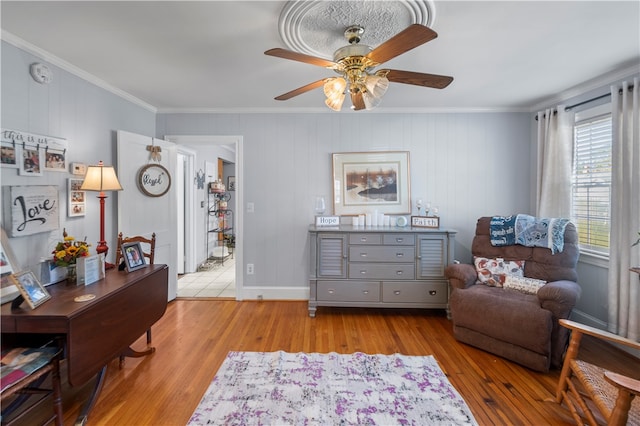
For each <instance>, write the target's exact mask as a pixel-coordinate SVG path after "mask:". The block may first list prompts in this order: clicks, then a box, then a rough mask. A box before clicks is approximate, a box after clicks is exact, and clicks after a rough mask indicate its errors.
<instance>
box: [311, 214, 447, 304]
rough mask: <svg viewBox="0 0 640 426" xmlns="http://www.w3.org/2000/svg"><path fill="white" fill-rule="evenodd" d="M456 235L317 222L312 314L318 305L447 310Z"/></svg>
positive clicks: (313, 244) (313, 232)
mask: <svg viewBox="0 0 640 426" xmlns="http://www.w3.org/2000/svg"><path fill="white" fill-rule="evenodd" d="M455 233H456V232H455V231H452V230H444V229H423V228H411V227H406V228H399V227H353V226H351V225H340V226H339V227H331V228H323V227H316V226H313V225H312V226H311V227H310V229H309V236H310V238H309V239H310V250H309V252H310V265H309V266H310V277H309V287H310V295H309V315H310V316H312V317H313V316H315V314H316V308H317V307H318V306H349V307H390V308H439V309H447V307H448V302H449V286H448V283H447V280H446V279H445V277H444V268H445V267H446V266H447V265H448V264H449V263H452V262H453V248H454V238H455Z"/></svg>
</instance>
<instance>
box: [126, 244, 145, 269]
mask: <svg viewBox="0 0 640 426" xmlns="http://www.w3.org/2000/svg"><path fill="white" fill-rule="evenodd" d="M122 253H123V255H124V264H125V266H126V268H127V272H131V271H135V270H136V269H140V268H144V266H145V265H146V261H145V259H144V253H143V252H142V246H141V245H140V243H139V242H135V243H124V244H122Z"/></svg>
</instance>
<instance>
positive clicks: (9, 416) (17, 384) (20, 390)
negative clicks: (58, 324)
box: [0, 347, 63, 426]
mask: <svg viewBox="0 0 640 426" xmlns="http://www.w3.org/2000/svg"><path fill="white" fill-rule="evenodd" d="M61 353H62V349H60V348H53V347H46V348H13V349H11V350H7V351H3V359H2V361H3V364H2V370H5V369H8V370H9V371H8V372H6V373H7V374H5V371H3V374H2V376H3V378H2V381H3V383H2V387H3V389H2V392H1V393H0V402H1V403H2V414H1V418H2V425H11V424H14V423H15V422H17V421H19V420H20V419H23V418H25V416H26V415H27V414H28V413H30V412H31V411H32V409H35V408H36V407H39V406H40V405H41V403H42V402H43V401H44V400H45V398H46V397H47V396H49V395H52V398H53V415H52V416H51V417H49V418H48V419H47V421H46V422H45V424H49V423H50V422H51V421H52V420H55V424H56V425H57V426H62V422H63V410H62V386H61V383H60V362H59V361H60V355H61ZM5 355H6V356H5ZM10 361H11V363H10ZM5 362H6V364H5ZM49 373H50V375H51V389H46V388H42V387H41V386H42V384H43V382H44V380H45V379H46V377H47V375H48V374H49ZM33 395H41V398H40V399H38V400H36V401H34V402H32V403H30V405H29V406H27V408H26V409H24V410H23V411H21V412H19V411H17V410H18V409H19V408H21V407H22V405H23V404H24V403H26V402H27V401H29V399H30V397H31V396H33ZM16 412H17V413H18V414H15V415H14V413H16Z"/></svg>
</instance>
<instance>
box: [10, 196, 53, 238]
mask: <svg viewBox="0 0 640 426" xmlns="http://www.w3.org/2000/svg"><path fill="white" fill-rule="evenodd" d="M10 198H11V204H10V205H11V232H10V234H11V236H12V237H22V236H24V235H31V234H37V233H39V232H47V231H53V230H56V229H58V228H59V226H60V211H59V203H58V188H57V187H56V186H12V187H10Z"/></svg>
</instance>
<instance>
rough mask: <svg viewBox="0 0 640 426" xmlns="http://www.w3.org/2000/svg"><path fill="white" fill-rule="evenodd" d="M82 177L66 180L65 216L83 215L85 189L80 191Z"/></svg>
mask: <svg viewBox="0 0 640 426" xmlns="http://www.w3.org/2000/svg"><path fill="white" fill-rule="evenodd" d="M81 186H82V179H75V178H70V179H69V180H68V182H67V195H68V197H69V199H68V203H67V216H69V217H75V216H84V213H85V210H86V196H87V193H86V192H85V191H81V190H80V187H81Z"/></svg>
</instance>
